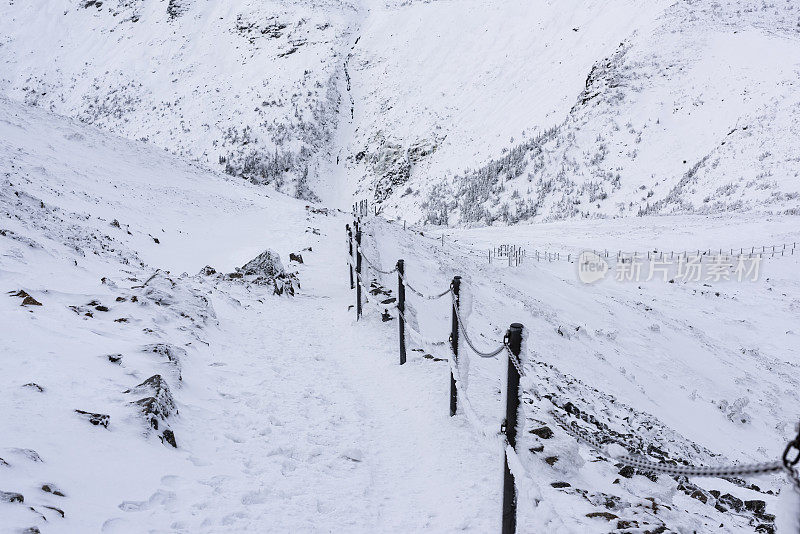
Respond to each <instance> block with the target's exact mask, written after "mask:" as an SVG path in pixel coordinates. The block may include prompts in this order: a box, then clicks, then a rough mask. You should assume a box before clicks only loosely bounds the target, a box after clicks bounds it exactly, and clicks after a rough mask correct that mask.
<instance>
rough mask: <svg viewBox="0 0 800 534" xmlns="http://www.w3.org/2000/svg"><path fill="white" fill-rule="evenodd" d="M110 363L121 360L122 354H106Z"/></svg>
mask: <svg viewBox="0 0 800 534" xmlns="http://www.w3.org/2000/svg"><path fill="white" fill-rule="evenodd" d="M106 358H108V361H110V362H111V363H120V362H121V361H122V354H108V355H107V356H106Z"/></svg>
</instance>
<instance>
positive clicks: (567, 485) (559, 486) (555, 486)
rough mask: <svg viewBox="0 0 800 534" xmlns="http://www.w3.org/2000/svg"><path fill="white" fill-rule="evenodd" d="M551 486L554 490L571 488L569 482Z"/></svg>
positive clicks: (553, 483) (554, 483)
mask: <svg viewBox="0 0 800 534" xmlns="http://www.w3.org/2000/svg"><path fill="white" fill-rule="evenodd" d="M550 485H551V486H553V487H554V488H568V487H570V484H569V482H551V483H550Z"/></svg>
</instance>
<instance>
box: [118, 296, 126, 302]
mask: <svg viewBox="0 0 800 534" xmlns="http://www.w3.org/2000/svg"><path fill="white" fill-rule="evenodd" d="M126 300H128V299H126V298H125V297H117V302H125V301H126Z"/></svg>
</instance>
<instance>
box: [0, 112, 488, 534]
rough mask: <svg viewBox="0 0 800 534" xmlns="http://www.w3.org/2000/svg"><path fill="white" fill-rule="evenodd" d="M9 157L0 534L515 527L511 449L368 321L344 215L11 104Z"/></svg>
mask: <svg viewBox="0 0 800 534" xmlns="http://www.w3.org/2000/svg"><path fill="white" fill-rule="evenodd" d="M0 158H1V159H2V160H3V161H4V162H5V166H4V167H3V170H2V176H1V177H0V180H1V181H0V414H2V417H1V418H0V532H2V533H3V534H6V533H14V534H16V533H18V532H20V531H22V530H24V529H28V528H30V529H31V530H30V532H36V531H41V532H69V533H72V532H125V533H128V532H130V533H139V532H167V531H168V532H191V533H197V532H223V531H226V532H289V531H291V532H326V531H341V530H345V531H348V532H414V531H420V530H422V529H425V528H428V529H433V530H437V531H450V530H453V529H454V528H462V529H466V530H473V531H476V532H487V531H490V530H493V529H494V525H495V523H496V521H498V513H497V506H498V505H497V503H498V502H499V498H500V497H499V496H500V491H501V490H500V485H499V484H498V483H497V471H498V469H499V465H500V463H499V462H500V459H499V455H498V451H493V450H492V449H486V448H485V447H484V446H483V444H482V443H481V442H480V441H476V440H475V439H474V435H473V431H472V430H471V429H470V428H469V426H468V425H466V424H465V422H464V421H462V420H460V419H456V420H453V419H450V418H449V416H448V413H447V409H446V406H447V404H446V403H447V391H446V389H445V388H443V387H441V384H444V383H446V380H447V368H446V367H445V366H444V365H443V364H441V363H433V362H430V361H429V360H427V359H424V358H422V357H421V356H420V355H417V356H412V357H411V358H410V360H409V363H408V364H407V365H406V366H404V367H403V368H400V367H398V366H397V364H396V361H397V355H396V341H395V340H394V338H393V337H392V335H391V334H392V333H394V332H385V331H382V330H379V329H377V328H375V323H377V324H382V323H380V320H376V321H367V322H364V323H359V324H356V323H354V321H353V314H354V312H353V311H348V305H350V304H351V303H352V299H351V296H350V294H349V289H348V283H347V270H346V262H345V247H344V243H343V242H342V240H341V236H342V230H343V228H344V223H345V222H346V220H347V219H345V218H344V217H343V216H342V215H341V214H338V213H337V212H335V211H328V210H324V209H318V208H313V207H310V206H307V205H306V204H304V203H301V202H299V201H296V200H293V199H291V198H288V197H285V196H283V195H280V194H275V193H269V194H268V192H267V191H266V190H265V189H264V188H263V187H260V186H256V185H253V184H250V183H248V182H245V181H242V180H240V179H237V178H231V177H226V176H225V175H221V174H215V173H211V172H208V171H206V170H203V169H202V167H200V166H198V165H196V164H187V163H184V162H182V161H180V160H179V159H177V158H175V157H174V156H172V155H169V154H167V153H165V152H163V151H161V150H158V149H155V150H154V149H153V148H152V147H150V146H148V145H147V144H145V143H140V142H132V141H127V140H124V139H121V138H116V137H114V136H110V135H108V134H107V133H105V132H102V131H100V130H97V129H94V128H92V127H87V126H85V125H82V124H80V123H77V122H73V121H69V120H65V119H63V118H59V117H55V116H52V115H51V114H50V113H49V112H45V111H43V110H39V109H36V108H31V107H27V106H24V105H20V104H18V103H13V102H11V101H8V100H5V99H0ZM265 249H272V250H274V251H276V253H277V254H278V255H279V256H280V259H281V263H283V264H284V265H286V266H287V267H288V269H287V270H288V271H289V273H288V274H287V275H286V276H285V277H284V278H283V282H284V283H283V284H282V285H280V286H279V287H281V288H284V289H287V291H284V293H283V294H282V295H276V294H274V293H275V286H274V285H273V284H272V283H271V282H270V281H269V280H271V279H272V278H271V277H269V278H267V279H264V278H262V279H260V280H259V279H258V277H255V276H253V275H248V274H247V273H246V272H242V271H234V268H235V267H236V266H242V265H244V264H245V262H247V261H248V260H249V259H251V258H253V257H255V256H257V255H260V253H262V252H263V251H264V250H265ZM289 253H299V254H300V255H301V256H302V259H303V260H304V263H302V264H301V263H298V262H296V261H291V262H290V261H289V258H288V257H287V256H288V255H289ZM260 257H261V258H262V259H264V260H268V261H266V262H265V263H268V264H269V265H268V266H270V268H273V267H274V266H275V265H276V262H274V260H273V259H272V257H269V258H268V257H266V256H260ZM206 265H211V266H213V267H215V268H216V269H217V270H218V272H217V273H214V272H212V270H210V269H206V268H204V266H206ZM265 267H267V265H265ZM201 268H202V272H201V273H200V274H196V273H198V271H201ZM265 270H266V269H265ZM183 271H186V273H189V274H186V273H183V274H181V273H182V272H183ZM220 273H231V274H225V275H224V274H220ZM273 274H274V273H273ZM294 276H296V277H297V278H296V279H295V278H294ZM290 282H291V284H292V286H293V288H294V290H295V294H294V296H293V297H290V296H288V285H287V284H288V283H290ZM37 303H38V304H37ZM395 325H396V323H395ZM78 410H80V412H79V411H78ZM35 529H39V530H35Z"/></svg>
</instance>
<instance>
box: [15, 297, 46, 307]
mask: <svg viewBox="0 0 800 534" xmlns="http://www.w3.org/2000/svg"><path fill="white" fill-rule="evenodd" d="M41 305H42V303H41V302H39V301H38V300H36V299H35V298H33V297H32V296H30V295H28V296H27V297H25V298H24V299H22V304H20V306H41Z"/></svg>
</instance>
